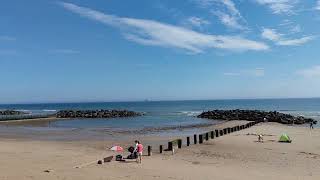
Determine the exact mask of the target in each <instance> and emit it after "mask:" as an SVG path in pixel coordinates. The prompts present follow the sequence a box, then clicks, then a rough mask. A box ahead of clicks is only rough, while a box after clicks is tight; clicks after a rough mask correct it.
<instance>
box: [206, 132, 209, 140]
mask: <svg viewBox="0 0 320 180" xmlns="http://www.w3.org/2000/svg"><path fill="white" fill-rule="evenodd" d="M206 141H209V133H208V132H207V133H206Z"/></svg>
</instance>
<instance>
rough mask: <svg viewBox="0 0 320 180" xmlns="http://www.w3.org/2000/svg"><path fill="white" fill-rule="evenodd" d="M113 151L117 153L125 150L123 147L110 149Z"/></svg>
mask: <svg viewBox="0 0 320 180" xmlns="http://www.w3.org/2000/svg"><path fill="white" fill-rule="evenodd" d="M110 150H111V151H115V152H121V151H123V148H122V147H121V146H112V148H110Z"/></svg>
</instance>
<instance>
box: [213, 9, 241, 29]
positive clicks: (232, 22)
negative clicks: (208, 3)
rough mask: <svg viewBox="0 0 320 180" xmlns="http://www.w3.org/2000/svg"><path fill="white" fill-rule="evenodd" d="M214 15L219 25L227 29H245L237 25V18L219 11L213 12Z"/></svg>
mask: <svg viewBox="0 0 320 180" xmlns="http://www.w3.org/2000/svg"><path fill="white" fill-rule="evenodd" d="M214 14H215V15H216V16H217V17H218V18H219V19H220V21H221V23H222V24H224V25H225V26H227V27H230V28H233V29H245V28H244V26H242V25H241V24H239V22H238V18H236V16H232V15H229V14H226V13H223V12H220V11H218V12H215V13H214Z"/></svg>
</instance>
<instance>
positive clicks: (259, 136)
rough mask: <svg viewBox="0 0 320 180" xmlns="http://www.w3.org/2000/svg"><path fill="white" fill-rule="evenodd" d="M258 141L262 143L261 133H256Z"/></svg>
mask: <svg viewBox="0 0 320 180" xmlns="http://www.w3.org/2000/svg"><path fill="white" fill-rule="evenodd" d="M258 142H262V143H263V136H262V134H259V135H258Z"/></svg>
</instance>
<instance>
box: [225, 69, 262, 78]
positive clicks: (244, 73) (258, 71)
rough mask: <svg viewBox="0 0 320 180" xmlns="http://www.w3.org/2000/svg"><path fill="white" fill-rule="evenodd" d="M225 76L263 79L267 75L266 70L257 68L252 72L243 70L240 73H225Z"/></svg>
mask: <svg viewBox="0 0 320 180" xmlns="http://www.w3.org/2000/svg"><path fill="white" fill-rule="evenodd" d="M223 75H224V76H251V77H252V76H253V77H262V76H264V75H265V70H264V68H255V69H250V70H243V71H240V72H225V73H223Z"/></svg>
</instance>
